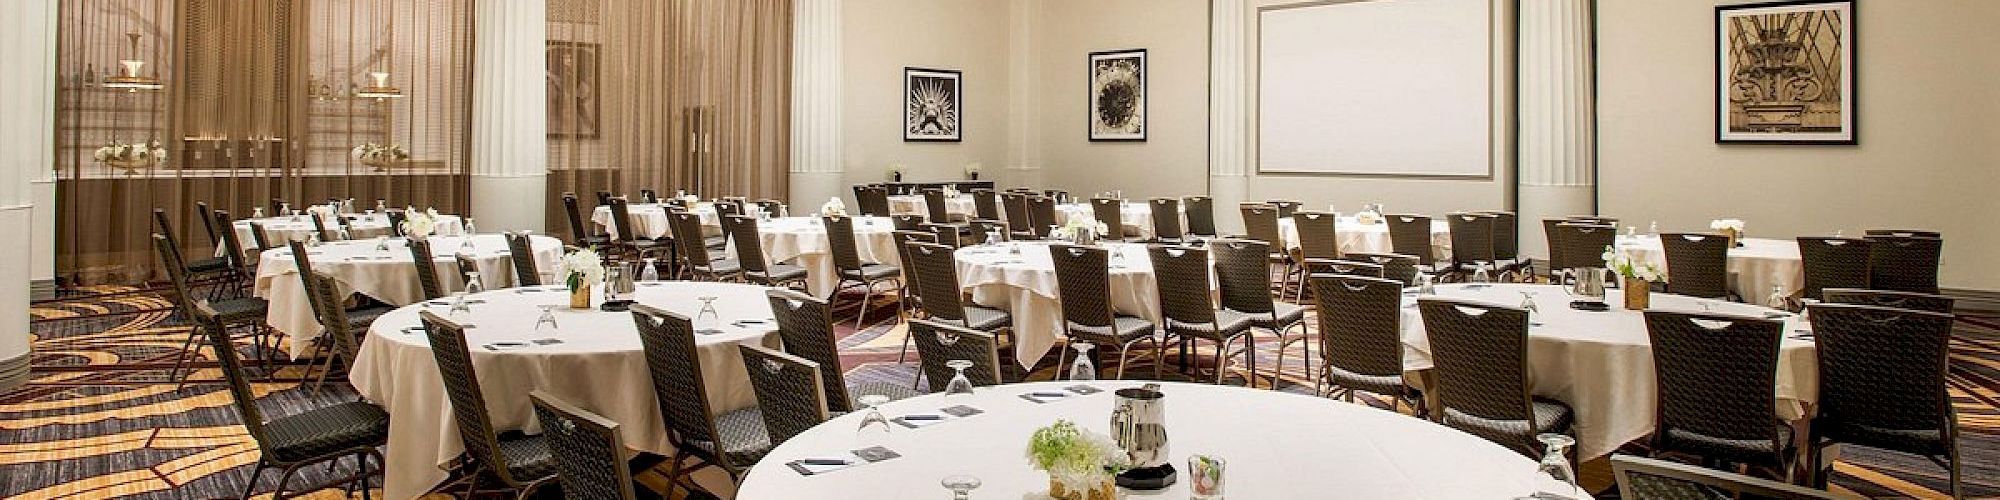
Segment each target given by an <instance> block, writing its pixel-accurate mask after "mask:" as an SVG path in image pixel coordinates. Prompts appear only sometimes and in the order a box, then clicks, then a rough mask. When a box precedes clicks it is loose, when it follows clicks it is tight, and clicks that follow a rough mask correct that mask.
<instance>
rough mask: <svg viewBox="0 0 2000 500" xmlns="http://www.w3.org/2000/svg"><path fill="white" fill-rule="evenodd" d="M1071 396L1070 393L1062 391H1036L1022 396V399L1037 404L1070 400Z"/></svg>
mask: <svg viewBox="0 0 2000 500" xmlns="http://www.w3.org/2000/svg"><path fill="white" fill-rule="evenodd" d="M1069 396H1070V394H1069V393H1067V392H1061V391H1035V392H1030V393H1027V394H1022V395H1021V399H1026V400H1029V401H1034V402H1036V403H1049V402H1054V401H1062V400H1063V399H1067V398H1069Z"/></svg>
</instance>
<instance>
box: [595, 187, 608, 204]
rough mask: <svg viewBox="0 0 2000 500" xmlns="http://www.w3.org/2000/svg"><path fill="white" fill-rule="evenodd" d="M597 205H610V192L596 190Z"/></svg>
mask: <svg viewBox="0 0 2000 500" xmlns="http://www.w3.org/2000/svg"><path fill="white" fill-rule="evenodd" d="M597 204H598V205H610V204H611V192H610V191H605V190H598V191H597Z"/></svg>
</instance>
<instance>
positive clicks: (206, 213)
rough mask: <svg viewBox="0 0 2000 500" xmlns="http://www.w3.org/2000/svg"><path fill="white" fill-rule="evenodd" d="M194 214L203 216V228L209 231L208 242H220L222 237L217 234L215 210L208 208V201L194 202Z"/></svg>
mask: <svg viewBox="0 0 2000 500" xmlns="http://www.w3.org/2000/svg"><path fill="white" fill-rule="evenodd" d="M194 215H195V216H196V217H200V218H201V228H202V230H204V231H206V232H207V234H208V242H209V243H211V244H219V243H220V242H221V241H222V237H221V236H220V235H217V234H215V212H214V211H212V210H209V209H208V202H205V201H197V202H194Z"/></svg>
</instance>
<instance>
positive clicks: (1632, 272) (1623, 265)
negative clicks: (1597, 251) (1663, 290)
mask: <svg viewBox="0 0 2000 500" xmlns="http://www.w3.org/2000/svg"><path fill="white" fill-rule="evenodd" d="M1602 257H1603V258H1604V265H1605V266H1607V267H1610V268H1611V272H1613V273H1617V274H1618V275H1619V276H1622V277H1624V278H1625V279H1639V280H1642V281H1646V282H1649V283H1666V282H1667V273H1666V271H1663V270H1661V269H1660V267H1659V266H1655V265H1653V263H1651V262H1640V261H1638V260H1634V259H1633V258H1632V257H1631V256H1629V255H1626V254H1624V253H1621V252H1618V251H1617V250H1615V249H1612V248H1611V247H1610V246H1606V247H1604V255H1603V256H1602Z"/></svg>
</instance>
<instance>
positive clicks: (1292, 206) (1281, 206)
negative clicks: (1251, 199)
mask: <svg viewBox="0 0 2000 500" xmlns="http://www.w3.org/2000/svg"><path fill="white" fill-rule="evenodd" d="M1264 204H1266V205H1270V206H1271V207H1272V208H1276V209H1278V218H1280V219H1283V218H1286V217H1291V216H1292V214H1295V213H1298V211H1299V207H1300V206H1304V205H1305V202H1302V201H1298V200H1271V201H1267V202H1264Z"/></svg>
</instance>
